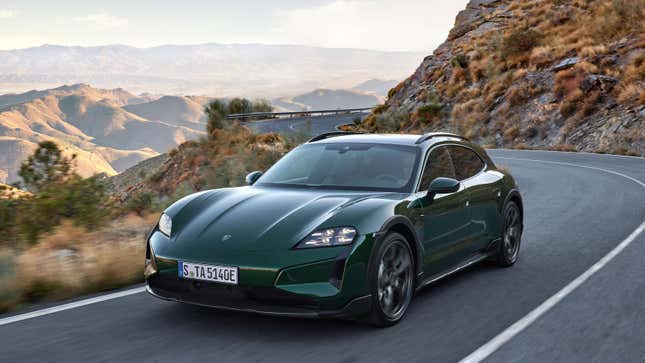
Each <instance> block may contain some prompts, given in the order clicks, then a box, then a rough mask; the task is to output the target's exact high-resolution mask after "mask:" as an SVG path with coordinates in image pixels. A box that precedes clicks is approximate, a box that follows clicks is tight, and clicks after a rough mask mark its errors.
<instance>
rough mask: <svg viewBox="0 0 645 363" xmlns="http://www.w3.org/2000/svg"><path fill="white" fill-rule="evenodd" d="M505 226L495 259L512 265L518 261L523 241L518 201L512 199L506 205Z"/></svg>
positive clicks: (503, 263)
mask: <svg viewBox="0 0 645 363" xmlns="http://www.w3.org/2000/svg"><path fill="white" fill-rule="evenodd" d="M502 216H503V218H504V226H503V230H502V231H503V232H502V240H501V242H500V243H499V246H498V248H497V251H496V255H495V261H496V262H497V264H498V265H500V266H503V267H508V266H512V265H513V264H514V263H515V262H516V261H517V256H518V255H519V252H520V243H521V242H522V213H521V212H520V207H519V206H518V205H517V203H515V202H513V201H510V202H508V203H506V205H505V206H504V212H503V214H502Z"/></svg>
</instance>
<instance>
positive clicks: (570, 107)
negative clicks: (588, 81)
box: [560, 88, 584, 117]
mask: <svg viewBox="0 0 645 363" xmlns="http://www.w3.org/2000/svg"><path fill="white" fill-rule="evenodd" d="M583 98H584V93H583V92H582V90H581V89H580V88H576V89H575V90H574V91H572V92H569V94H567V96H566V97H565V99H564V100H562V103H560V114H561V115H562V116H564V117H569V116H572V115H573V114H574V113H575V112H576V110H577V109H578V107H579V106H580V104H581V101H582V100H583Z"/></svg>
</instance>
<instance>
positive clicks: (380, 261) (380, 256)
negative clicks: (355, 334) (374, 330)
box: [367, 233, 415, 327]
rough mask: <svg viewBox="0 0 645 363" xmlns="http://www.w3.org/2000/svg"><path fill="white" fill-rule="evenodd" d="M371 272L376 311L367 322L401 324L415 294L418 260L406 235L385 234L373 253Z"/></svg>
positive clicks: (370, 314) (380, 324) (380, 325)
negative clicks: (415, 268) (415, 262)
mask: <svg viewBox="0 0 645 363" xmlns="http://www.w3.org/2000/svg"><path fill="white" fill-rule="evenodd" d="M369 274H370V275H369V277H370V278H369V282H370V291H371V296H372V304H371V308H372V310H371V311H370V313H369V315H368V317H367V321H368V322H369V323H371V324H372V325H375V326H379V327H387V326H391V325H394V324H396V323H398V322H399V321H400V320H401V319H402V318H403V316H404V315H405V312H406V311H407V309H408V306H409V305H410V301H411V300H412V295H413V294H414V275H415V274H414V259H413V255H412V251H411V249H410V245H409V243H408V241H407V240H406V239H405V237H403V236H402V235H401V234H399V233H389V234H388V235H387V236H385V238H384V239H383V241H382V243H380V244H379V246H377V248H376V250H375V252H374V253H373V254H372V261H371V263H370V271H369Z"/></svg>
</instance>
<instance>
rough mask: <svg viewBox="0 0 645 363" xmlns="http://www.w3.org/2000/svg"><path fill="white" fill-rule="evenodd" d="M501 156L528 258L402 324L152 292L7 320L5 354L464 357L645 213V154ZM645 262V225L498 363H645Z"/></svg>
mask: <svg viewBox="0 0 645 363" xmlns="http://www.w3.org/2000/svg"><path fill="white" fill-rule="evenodd" d="M490 154H491V155H492V157H493V159H494V160H495V162H496V163H497V164H498V165H501V166H505V167H507V168H509V169H510V170H511V172H512V173H513V175H514V176H515V177H516V179H517V181H518V183H519V185H520V188H521V190H522V192H523V196H524V203H525V214H526V218H525V231H524V237H523V245H522V249H521V251H520V258H519V261H518V263H517V264H516V265H515V266H514V267H511V268H507V269H500V268H496V267H493V266H488V265H485V264H483V265H478V266H475V267H473V268H470V269H468V270H466V271H463V272H461V273H459V274H457V275H455V276H452V277H450V278H448V279H446V280H443V281H441V282H439V283H437V284H434V285H432V286H430V287H429V288H427V289H425V290H423V291H422V292H420V293H419V294H418V295H417V296H416V297H415V299H414V301H413V303H412V305H411V307H410V310H409V312H408V315H407V317H406V318H405V319H404V320H403V321H402V322H401V323H400V324H398V325H396V326H394V327H392V328H388V329H380V330H379V329H374V328H372V327H369V326H366V325H362V324H359V323H353V322H346V321H335V320H315V319H313V320H312V319H291V318H275V317H266V316H258V315H253V314H246V313H231V312H222V311H216V310H212V309H208V308H202V307H194V306H188V305H182V304H178V303H172V302H165V301H160V300H157V299H155V298H153V297H151V296H148V294H146V293H138V294H133V295H130V296H126V297H121V298H117V299H113V300H109V301H104V302H100V303H95V304H91V305H87V306H83V307H79V308H75V309H70V310H66V311H61V312H57V313H54V314H50V315H45V316H41V317H36V318H32V319H27V320H23V321H19V322H14V323H10V324H6V325H2V326H0V361H12V362H13V361H15V362H26V361H43V360H45V361H88V360H93V361H197V360H200V361H204V360H208V361H216V362H239V361H254V362H256V361H259V362H285V361H298V362H306V361H311V362H318V361H323V362H381V361H385V362H404V361H408V362H409V361H412V362H430V361H440V362H443V361H447V362H454V361H458V360H460V359H463V358H464V357H466V356H468V355H469V354H470V353H472V352H473V351H476V350H477V349H478V348H479V347H481V346H482V345H483V344H485V343H487V342H488V341H489V340H491V339H492V338H494V337H495V336H497V335H498V334H499V333H500V332H502V331H505V329H507V328H508V327H509V326H510V325H512V324H513V323H515V322H517V321H518V320H520V319H522V318H523V317H524V316H526V315H527V314H528V313H529V312H530V311H531V310H533V309H534V308H535V307H537V306H539V305H540V304H542V303H543V302H544V301H545V300H547V299H548V298H550V297H551V296H553V295H554V294H555V293H556V292H558V291H559V290H560V289H561V288H563V287H564V286H566V285H567V284H569V283H570V282H571V281H572V280H574V279H576V278H577V277H578V276H579V275H581V274H582V273H583V272H585V271H586V270H587V269H588V268H589V267H590V266H592V265H594V264H595V263H596V262H597V261H599V260H600V259H601V258H603V256H605V255H607V254H608V253H609V252H610V251H611V250H612V249H614V248H615V247H616V246H617V245H618V244H619V243H620V242H621V241H623V240H624V239H625V238H626V237H627V236H628V235H630V233H632V231H634V230H635V229H636V228H637V227H639V225H641V223H643V221H644V220H645V186H643V184H642V183H643V182H645V159H644V158H630V157H616V156H609V155H592V154H573V153H556V152H537V151H511V150H491V151H490ZM572 164H575V165H576V166H574V165H572ZM612 172H613V173H612ZM630 178H632V179H630ZM644 260H645V233H641V234H640V235H639V236H637V237H636V239H635V240H634V241H633V243H631V244H630V245H629V246H628V247H627V248H626V249H625V250H624V251H622V253H620V254H619V255H617V257H616V258H615V259H613V260H612V261H610V262H609V263H608V264H607V265H606V266H604V268H602V269H600V270H599V271H597V272H596V273H595V274H594V275H593V276H591V277H590V278H589V279H588V280H587V281H586V282H584V283H583V284H582V285H580V286H579V287H578V288H577V289H575V290H574V291H573V292H572V293H571V294H569V295H568V296H566V297H565V298H564V299H562V301H560V302H559V303H558V304H557V305H555V306H554V307H553V308H552V309H551V310H549V311H548V312H547V313H545V314H544V315H542V316H541V317H539V318H538V319H537V320H536V321H535V322H534V323H533V324H531V325H529V326H528V327H527V328H526V329H525V330H522V331H521V332H519V334H517V335H516V336H514V337H513V338H512V339H510V340H509V341H508V342H506V343H505V344H504V345H502V346H501V347H500V348H499V349H498V350H497V351H495V352H494V353H493V354H492V355H491V356H489V357H488V361H495V362H497V361H504V362H506V361H509V362H511V361H529V362H531V361H535V362H543V361H562V362H578V361H579V362H587V361H643V360H645V345H643V342H645V324H643V323H644V322H645V304H644V303H643V301H645V264H644V263H643V261H644ZM0 318H2V317H0Z"/></svg>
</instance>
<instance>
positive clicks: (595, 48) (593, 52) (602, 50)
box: [578, 44, 607, 57]
mask: <svg viewBox="0 0 645 363" xmlns="http://www.w3.org/2000/svg"><path fill="white" fill-rule="evenodd" d="M606 53H607V47H606V46H605V45H603V44H600V45H588V46H586V47H583V48H582V49H580V51H579V52H578V55H579V56H581V57H595V56H597V55H599V54H606Z"/></svg>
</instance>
